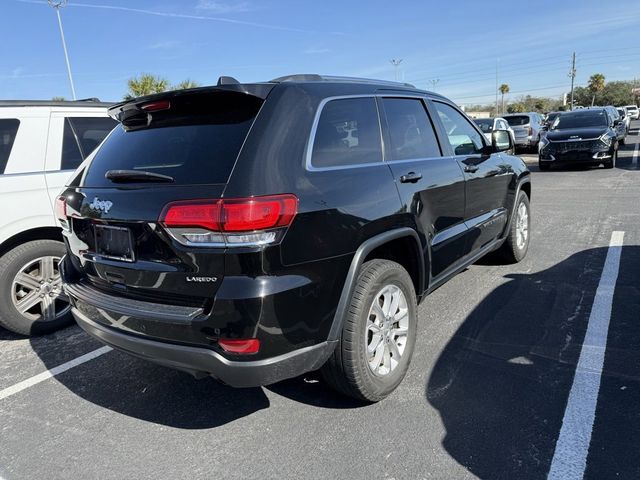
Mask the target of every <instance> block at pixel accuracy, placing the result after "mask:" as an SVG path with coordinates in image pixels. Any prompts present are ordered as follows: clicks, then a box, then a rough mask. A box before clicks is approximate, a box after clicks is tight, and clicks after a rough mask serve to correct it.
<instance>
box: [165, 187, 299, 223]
mask: <svg viewBox="0 0 640 480" xmlns="http://www.w3.org/2000/svg"><path fill="white" fill-rule="evenodd" d="M297 210H298V199H297V197H296V196H295V195H290V194H284V195H270V196H265V197H252V198H238V199H223V200H194V201H186V202H173V203H170V204H169V205H167V206H166V207H165V208H164V211H163V213H162V214H161V216H160V222H162V224H163V225H165V226H166V227H169V228H171V227H180V228H185V227H199V228H204V229H206V230H210V231H212V232H254V231H256V230H266V229H270V228H278V227H287V226H289V225H290V224H291V222H292V221H293V218H294V217H295V215H296V213H297Z"/></svg>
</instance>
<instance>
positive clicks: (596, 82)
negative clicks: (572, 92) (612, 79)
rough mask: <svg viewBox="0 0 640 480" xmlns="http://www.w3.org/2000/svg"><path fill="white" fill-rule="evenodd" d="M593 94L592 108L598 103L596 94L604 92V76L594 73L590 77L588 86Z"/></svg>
mask: <svg viewBox="0 0 640 480" xmlns="http://www.w3.org/2000/svg"><path fill="white" fill-rule="evenodd" d="M587 88H588V89H589V91H590V92H591V95H593V96H592V97H591V106H592V107H593V105H594V104H595V102H596V94H597V93H599V92H601V91H602V90H604V75H603V74H601V73H594V74H593V75H591V77H589V85H588V86H587Z"/></svg>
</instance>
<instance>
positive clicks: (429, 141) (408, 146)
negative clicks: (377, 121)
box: [382, 98, 441, 160]
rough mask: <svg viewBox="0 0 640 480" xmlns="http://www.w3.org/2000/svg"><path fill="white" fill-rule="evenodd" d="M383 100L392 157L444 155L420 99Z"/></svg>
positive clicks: (413, 157)
mask: <svg viewBox="0 0 640 480" xmlns="http://www.w3.org/2000/svg"><path fill="white" fill-rule="evenodd" d="M382 103H383V105H384V112H385V115H386V117H387V123H388V125H389V136H390V137H391V155H390V156H391V158H390V160H410V159H415V158H429V157H439V156H440V155H441V153H440V146H439V145H438V140H437V139H436V134H435V132H434V130H433V125H432V124H431V120H429V116H428V115H427V111H426V110H425V108H424V104H423V103H422V101H421V100H419V99H414V98H385V99H383V100H382Z"/></svg>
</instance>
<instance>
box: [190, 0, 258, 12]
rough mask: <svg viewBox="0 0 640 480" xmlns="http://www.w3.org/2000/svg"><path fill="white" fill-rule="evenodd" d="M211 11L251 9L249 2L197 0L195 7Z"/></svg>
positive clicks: (245, 10) (242, 10) (246, 10)
mask: <svg viewBox="0 0 640 480" xmlns="http://www.w3.org/2000/svg"><path fill="white" fill-rule="evenodd" d="M196 8H198V9H200V10H207V11H208V12H212V13H218V14H220V13H241V12H248V11H249V10H252V8H251V6H250V5H249V2H219V1H217V0H199V2H198V5H197V7H196Z"/></svg>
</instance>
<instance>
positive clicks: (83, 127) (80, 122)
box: [60, 117, 118, 170]
mask: <svg viewBox="0 0 640 480" xmlns="http://www.w3.org/2000/svg"><path fill="white" fill-rule="evenodd" d="M117 123H118V122H116V121H115V120H113V119H112V118H109V117H67V118H65V119H64V133H63V137H62V164H61V167H60V168H61V169H62V170H73V169H75V168H77V167H78V165H80V164H81V163H82V161H83V160H84V159H85V158H87V157H88V156H89V154H90V153H91V152H93V151H94V150H95V148H96V147H97V146H98V145H99V144H100V143H101V142H102V140H104V139H105V137H106V136H107V135H108V134H109V132H110V131H111V130H113V127H115V126H116V124H117Z"/></svg>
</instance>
